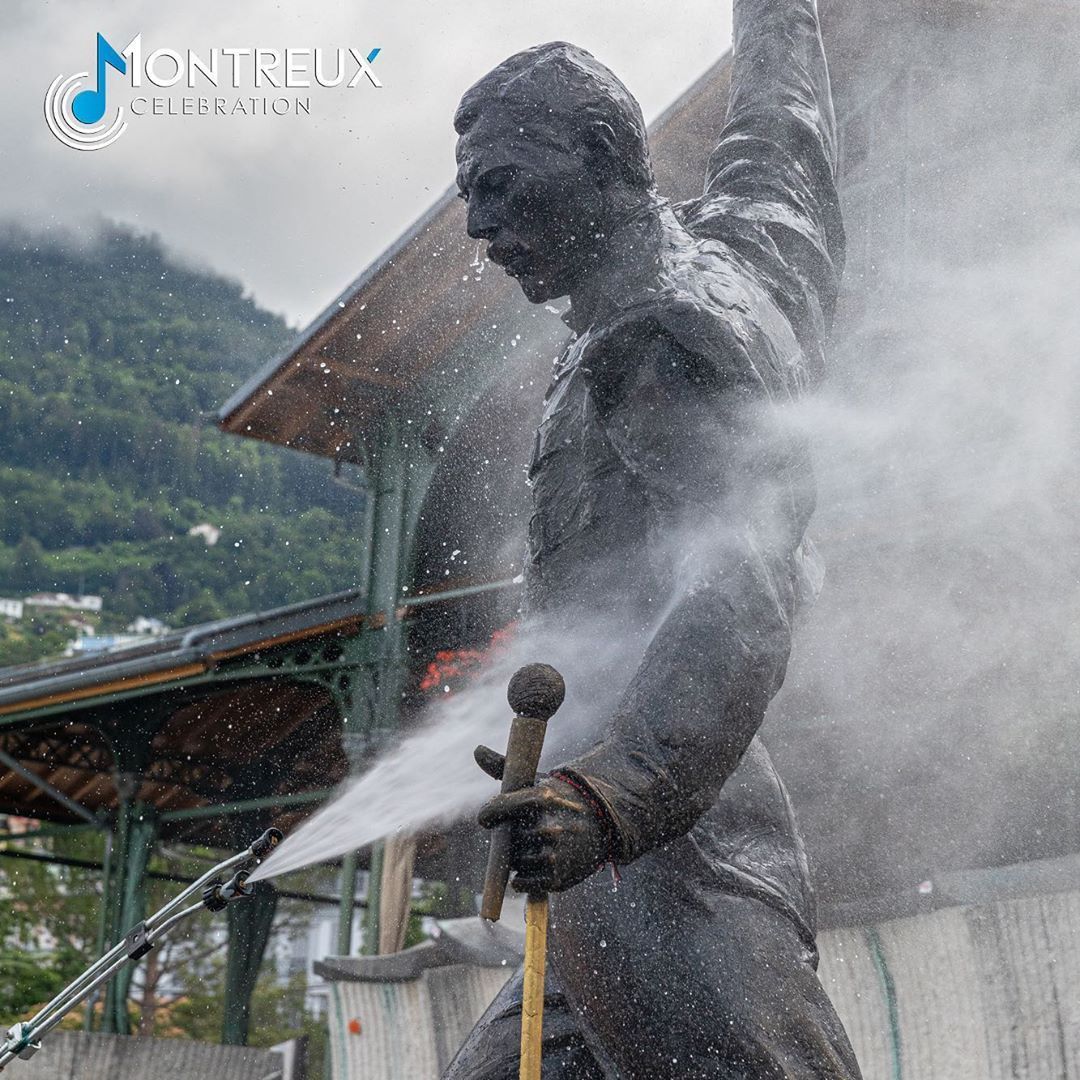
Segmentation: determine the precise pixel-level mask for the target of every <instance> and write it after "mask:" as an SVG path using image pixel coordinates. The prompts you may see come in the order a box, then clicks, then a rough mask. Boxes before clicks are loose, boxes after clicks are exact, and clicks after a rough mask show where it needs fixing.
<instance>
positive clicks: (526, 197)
mask: <svg viewBox="0 0 1080 1080" xmlns="http://www.w3.org/2000/svg"><path fill="white" fill-rule="evenodd" d="M454 125H455V128H456V130H457V133H458V135H459V140H458V144H457V161H458V186H459V188H460V193H461V195H462V197H463V198H464V199H465V200H466V201H467V226H468V233H469V235H470V236H471V237H474V238H476V239H479V240H485V241H487V243H488V249H487V252H488V257H489V258H490V259H491V260H492V261H494V262H495V263H497V264H499V265H501V266H502V267H503V268H504V269H505V270H506V272H507V273H508V274H510V275H512V276H513V277H515V278H516V279H517V280H518V282H519V284H520V286H521V289H522V291H523V292H524V294H525V296H526V297H527V298H528V299H529V300H530V301H532V302H533V303H542V302H545V301H548V300H550V299H553V298H558V297H564V296H569V297H570V309H569V312H568V314H567V315H566V316H565V318H566V321H567V322H568V324H569V326H570V327H571V329H572V330H573V332H574V336H573V337H572V339H571V340H570V342H569V344H568V345H567V347H566V349H565V352H564V353H563V355H562V356H561V358H560V359H559V361H558V362H557V364H556V368H555V374H554V379H553V382H552V385H551V387H550V389H549V391H548V394H547V398H546V400H545V408H544V413H543V420H542V422H541V424H540V427H539V431H538V433H537V439H536V446H535V451H534V455H533V460H532V464H531V468H530V477H531V487H532V495H533V511H534V512H533V517H532V520H531V523H530V527H529V541H528V543H529V546H528V557H527V564H526V590H527V596H528V601H529V610H530V613H531V617H534V618H542V619H561V620H563V621H564V623H565V624H566V625H568V626H572V625H573V623H574V620H575V618H578V617H579V616H580V617H582V618H584V617H585V614H586V613H587V612H589V611H590V610H611V609H612V608H613V607H617V608H618V610H619V612H620V615H619V617H620V620H621V621H622V622H623V623H624V624H625V625H634V626H638V627H641V628H643V629H642V632H643V634H644V635H645V637H646V641H645V645H644V647H643V649H642V651H641V654H640V656H641V659H640V663H639V664H638V666H637V669H636V671H635V672H634V673H633V675H632V677H631V678H629V682H628V685H627V686H626V688H625V691H624V692H623V694H622V697H621V700H620V702H619V705H618V707H617V708H616V709H615V711H614V714H613V715H611V716H609V717H608V720H607V723H606V725H605V726H604V728H603V729H602V730H601V731H600V732H599V734H598V737H597V739H596V740H595V742H594V744H593V745H592V747H591V749H588V750H586V751H585V752H584V753H582V754H580V755H579V756H577V757H575V758H573V760H570V761H567V762H566V763H565V764H564V765H563V766H562V767H561V768H559V769H555V770H553V771H552V772H551V773H549V774H547V775H546V776H544V777H542V778H541V779H540V780H538V782H537V784H536V786H534V787H531V788H527V789H525V790H524V791H521V792H516V793H514V794H510V795H500V796H497V797H496V798H495V799H493V800H492V801H491V802H490V803H488V804H487V806H485V807H484V809H483V810H482V811H481V813H480V823H481V824H482V825H483V826H485V827H487V828H491V827H493V826H495V825H499V824H503V823H508V824H509V825H510V826H511V828H512V834H513V855H512V866H513V869H514V870H515V874H516V876H515V878H514V886H515V887H516V888H518V889H520V890H525V891H536V892H557V893H559V895H558V896H557V897H555V898H554V908H553V925H552V931H551V949H552V952H551V965H550V967H551V971H550V974H549V983H548V995H547V1005H546V1009H545V1020H544V1028H545V1030H544V1077H545V1080H560V1078H567V1080H568V1078H573V1080H592V1078H606V1080H612V1078H618V1080H664V1078H667V1077H694V1078H698V1077H701V1078H736V1077H738V1078H754V1080H764V1078H787V1080H804V1078H805V1080H810V1078H814V1080H855V1078H858V1076H859V1068H858V1065H857V1063H856V1061H855V1057H854V1054H853V1053H852V1050H851V1047H850V1045H849V1042H848V1039H847V1036H846V1034H845V1032H844V1030H843V1027H842V1026H841V1024H840V1021H839V1019H838V1018H837V1016H836V1014H835V1012H834V1011H833V1008H832V1005H831V1003H830V1002H829V1000H828V998H827V996H826V994H825V992H824V990H823V988H822V986H821V984H820V982H819V981H818V978H817V975H816V967H817V953H816V950H815V945H814V930H815V914H814V899H813V893H812V890H811V886H810V882H809V877H808V871H807V865H806V858H805V853H804V850H803V846H802V843H801V840H800V838H799V836H798V834H797V831H796V827H795V823H794V820H793V817H792V812H791V808H790V805H789V803H788V798H787V794H786V792H785V790H784V788H783V785H782V784H781V782H780V780H779V778H778V777H777V775H776V773H775V771H774V769H773V767H772V764H771V762H770V760H769V757H768V754H767V753H766V750H765V748H764V747H763V745H762V744H761V742H760V740H759V739H758V738H757V731H758V728H759V726H760V724H761V722H762V720H763V718H764V715H765V710H766V707H767V706H768V704H769V702H770V700H771V699H772V697H773V696H774V694H775V693H776V692H777V690H778V689H779V688H780V685H781V683H782V682H783V678H784V673H785V668H786V664H787V660H788V654H789V650H790V644H791V623H792V619H793V616H794V615H795V613H796V610H797V608H798V607H799V605H800V602H801V601H802V600H803V598H805V597H806V596H807V595H812V593H813V591H814V586H815V575H816V572H815V569H814V556H813V553H812V551H811V550H810V546H809V542H808V541H806V540H805V538H804V530H805V529H806V526H807V522H808V521H809V519H810V516H811V514H812V512H813V508H814V501H815V487H814V478H813V473H812V469H811V465H810V460H809V448H808V446H807V444H806V440H805V437H804V436H803V435H800V433H799V432H798V430H797V427H796V426H795V425H793V424H791V423H788V422H786V421H785V419H784V416H785V412H784V407H785V405H790V404H791V403H792V402H794V401H796V400H797V399H798V398H799V397H800V396H801V395H802V394H803V393H804V392H806V391H807V390H808V389H810V388H812V387H813V386H814V384H815V383H816V382H817V381H818V379H819V378H820V377H821V375H822V373H823V368H824V363H823V348H824V338H825V335H826V333H827V330H828V327H829V323H830V320H831V317H832V313H833V308H834V306H835V301H836V295H837V288H838V284H839V277H840V273H841V269H842V261H843V249H844V236H843V227H842V223H841V218H840V212H839V205H838V200H837V195H836V188H835V170H836V132H835V121H834V117H833V108H832V100H831V95H830V88H829V76H828V70H827V67H826V63H825V56H824V51H823V48H822V42H821V35H820V29H819V26H818V20H817V11H816V7H815V0H735V11H734V65H733V74H732V83H731V93H730V100H729V106H728V115H727V123H726V126H725V127H724V130H723V134H722V137H721V139H720V142H719V145H718V146H717V148H716V150H715V151H714V153H713V154H712V156H711V158H710V161H709V167H708V175H707V178H706V182H705V191H704V194H703V195H702V196H701V197H700V198H698V199H695V200H694V201H692V202H689V203H685V204H681V205H675V206H673V205H671V204H669V203H668V202H667V201H665V200H664V199H662V198H661V197H660V196H659V195H658V194H657V192H656V189H655V185H654V180H653V174H652V169H651V166H650V163H649V152H648V144H647V139H646V132H645V126H644V122H643V120H642V115H641V110H640V108H639V106H638V104H637V102H636V101H635V100H634V98H633V97H632V96H631V94H630V93H629V91H628V90H627V89H626V88H625V87H624V86H623V84H622V83H621V82H620V81H619V80H618V79H617V78H616V77H615V76H614V75H613V74H612V73H611V72H610V71H609V70H608V69H607V68H606V67H604V66H603V65H602V64H600V63H599V62H598V61H597V60H595V59H594V58H593V57H592V56H591V55H590V54H589V53H587V52H585V51H583V50H582V49H579V48H577V47H575V46H572V45H568V44H565V43H561V42H557V43H552V44H548V45H541V46H538V47H536V48H532V49H527V50H526V51H524V52H521V53H518V54H516V55H514V56H512V57H510V58H509V59H508V60H506V61H505V62H504V63H502V64H500V65H499V66H498V67H497V68H495V69H494V70H493V71H492V72H491V73H490V74H488V75H486V76H485V77H484V78H483V79H481V80H480V81H479V82H478V83H477V84H476V85H475V86H473V87H472V88H471V89H470V90H469V91H468V92H467V93H466V94H465V96H464V98H463V99H462V101H461V104H460V106H459V107H458V110H457V114H456V116H455V119H454ZM789 411H790V410H789ZM479 757H480V759H481V764H484V765H485V767H486V768H487V769H488V771H490V772H492V773H493V774H497V773H498V772H499V769H500V765H501V762H500V761H499V760H497V759H498V755H495V754H493V753H492V752H490V751H487V752H481V753H479ZM485 757H486V759H487V760H486V764H485V761H484V759H485ZM609 862H610V863H614V864H617V865H618V867H619V868H620V869H621V883H620V885H619V887H618V889H617V890H614V891H613V890H612V886H611V881H610V877H607V876H606V875H604V874H598V873H596V871H597V869H598V868H599V867H602V866H604V865H605V864H606V863H609ZM564 890H566V891H564ZM520 1002H521V977H520V973H519V974H518V976H517V977H516V978H513V979H511V980H510V982H509V983H508V984H507V986H506V987H505V988H504V990H503V991H502V992H501V993H500V994H499V995H498V997H497V998H496V1000H495V1001H494V1003H493V1004H492V1005H491V1007H490V1008H489V1009H488V1011H487V1012H486V1013H485V1015H484V1016H483V1017H482V1018H481V1020H480V1022H479V1023H478V1024H477V1026H476V1028H475V1029H474V1031H473V1033H472V1034H471V1035H470V1036H469V1038H468V1039H467V1041H466V1043H465V1045H464V1046H463V1047H462V1049H461V1050H460V1051H459V1053H458V1055H457V1056H456V1058H455V1059H454V1061H453V1062H452V1063H451V1065H450V1066H449V1068H448V1070H447V1072H446V1074H445V1077H446V1078H447V1080H511V1078H512V1077H515V1076H516V1075H517V1060H518V1039H519V1030H520Z"/></svg>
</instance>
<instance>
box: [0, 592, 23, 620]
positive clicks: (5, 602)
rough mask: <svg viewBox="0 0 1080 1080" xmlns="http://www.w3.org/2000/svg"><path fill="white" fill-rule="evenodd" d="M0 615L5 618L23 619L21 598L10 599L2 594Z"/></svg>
mask: <svg viewBox="0 0 1080 1080" xmlns="http://www.w3.org/2000/svg"><path fill="white" fill-rule="evenodd" d="M0 615H2V616H3V617H4V618H5V619H21V618H22V617H23V602H22V601H21V600H9V599H8V598H7V597H6V596H0Z"/></svg>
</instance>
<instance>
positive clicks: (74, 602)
mask: <svg viewBox="0 0 1080 1080" xmlns="http://www.w3.org/2000/svg"><path fill="white" fill-rule="evenodd" d="M24 603H25V604H26V606H27V607H39V608H67V609H68V610H69V611H100V610H101V597H100V596H72V595H71V594H70V593H65V592H41V593H34V595H33V596H28V597H27V598H26V600H25V601H24Z"/></svg>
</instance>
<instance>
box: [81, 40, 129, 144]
mask: <svg viewBox="0 0 1080 1080" xmlns="http://www.w3.org/2000/svg"><path fill="white" fill-rule="evenodd" d="M106 64H107V65H108V66H109V67H113V68H116V70H117V71H119V72H120V74H121V75H124V74H126V73H127V61H126V60H125V59H124V58H123V57H122V56H121V55H120V54H119V53H118V52H117V51H116V50H115V49H114V48H113V47H112V46H111V45H110V44H109V43H108V42H107V41H106V40H105V39H104V38H103V37H102V36H101V34H98V36H97V87H96V89H94V90H83V91H81V92H80V93H78V94H76V95H75V100H74V101H72V103H71V112H72V115H73V116H74V117H75V119H76V120H78V121H79V123H80V124H96V123H97V122H98V121H99V120H100V119H101V118H102V117H103V116H104V115H105V66H106Z"/></svg>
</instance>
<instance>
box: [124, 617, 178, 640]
mask: <svg viewBox="0 0 1080 1080" xmlns="http://www.w3.org/2000/svg"><path fill="white" fill-rule="evenodd" d="M126 629H127V632H128V633H129V634H139V635H149V636H150V637H161V635H162V634H167V633H168V632H169V627H167V626H166V625H165V624H164V623H163V622H162V621H161V620H160V619H154V618H149V617H147V616H146V615H140V616H139V617H138V618H137V619H135V620H134V622H129V623H128V624H127V628H126Z"/></svg>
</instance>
